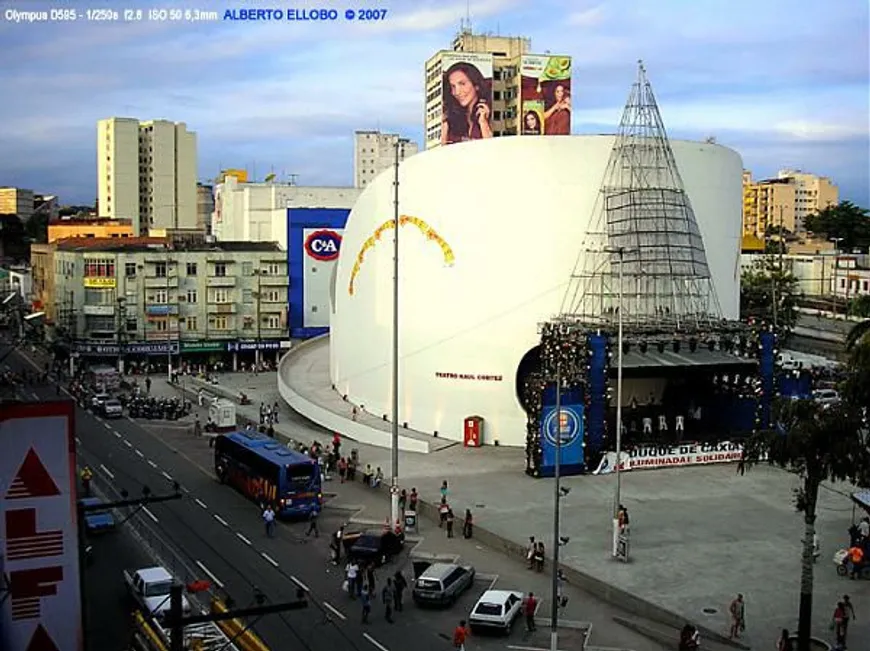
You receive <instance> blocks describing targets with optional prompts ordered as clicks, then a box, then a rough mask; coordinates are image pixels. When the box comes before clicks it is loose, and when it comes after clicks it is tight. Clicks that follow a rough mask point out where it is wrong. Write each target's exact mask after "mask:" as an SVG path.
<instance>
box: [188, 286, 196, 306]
mask: <svg viewBox="0 0 870 651" xmlns="http://www.w3.org/2000/svg"><path fill="white" fill-rule="evenodd" d="M187 302H188V303H196V290H195V289H188V290H187Z"/></svg>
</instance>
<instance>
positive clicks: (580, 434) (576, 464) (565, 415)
mask: <svg viewBox="0 0 870 651" xmlns="http://www.w3.org/2000/svg"><path fill="white" fill-rule="evenodd" d="M560 403H561V404H560V405H559V410H558V411H557V410H556V388H555V386H549V387H547V388H546V389H545V390H544V395H543V408H542V410H541V439H540V443H541V467H540V470H541V476H542V477H551V476H552V475H553V470H554V466H555V465H556V454H557V452H559V453H560V456H559V460H560V463H559V465H560V467H561V473H562V474H563V475H576V474H578V473H580V472H582V471H583V464H584V463H585V454H584V450H583V442H584V437H585V422H584V404H583V392H582V390H580V389H570V390H569V389H563V390H562V396H561V400H560ZM560 439H561V446H560V445H559V440H560ZM559 447H561V450H558V448H559Z"/></svg>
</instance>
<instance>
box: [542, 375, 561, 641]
mask: <svg viewBox="0 0 870 651" xmlns="http://www.w3.org/2000/svg"><path fill="white" fill-rule="evenodd" d="M553 422H555V424H556V463H555V464H554V466H553V480H554V481H553V588H552V598H551V604H550V651H559V547H560V546H561V544H562V543H561V541H560V530H559V529H560V524H561V523H560V517H559V516H560V513H561V508H560V507H561V505H560V502H561V500H562V486H561V483H562V476H561V473H562V372H561V365H560V364H559V363H558V362H557V363H556V417H555V418H554V419H553ZM545 434H549V432H545Z"/></svg>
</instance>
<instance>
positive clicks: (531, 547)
mask: <svg viewBox="0 0 870 651" xmlns="http://www.w3.org/2000/svg"><path fill="white" fill-rule="evenodd" d="M537 548H538V544H537V543H536V542H535V537H534V536H529V544H528V546H527V547H526V560H527V561H528V563H529V567H528V569H530V570H531V569H534V567H535V550H536V549H537Z"/></svg>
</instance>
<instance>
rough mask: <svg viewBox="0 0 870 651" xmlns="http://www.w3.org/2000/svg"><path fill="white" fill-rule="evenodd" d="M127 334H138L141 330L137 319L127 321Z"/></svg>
mask: <svg viewBox="0 0 870 651" xmlns="http://www.w3.org/2000/svg"><path fill="white" fill-rule="evenodd" d="M126 328H127V332H136V331H137V330H138V329H139V322H138V321H136V319H127V324H126Z"/></svg>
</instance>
